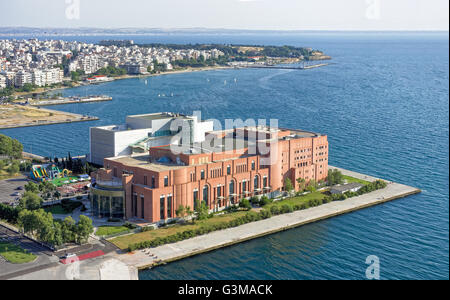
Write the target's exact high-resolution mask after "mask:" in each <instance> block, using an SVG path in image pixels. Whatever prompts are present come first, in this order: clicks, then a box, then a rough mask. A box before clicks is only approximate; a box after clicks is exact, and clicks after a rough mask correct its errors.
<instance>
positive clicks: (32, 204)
mask: <svg viewBox="0 0 450 300" xmlns="http://www.w3.org/2000/svg"><path fill="white" fill-rule="evenodd" d="M42 202H43V200H42V198H41V197H39V196H38V195H37V194H35V193H33V192H25V194H24V195H23V196H22V198H20V204H19V206H20V207H21V208H22V209H27V210H36V209H39V208H41V206H42Z"/></svg>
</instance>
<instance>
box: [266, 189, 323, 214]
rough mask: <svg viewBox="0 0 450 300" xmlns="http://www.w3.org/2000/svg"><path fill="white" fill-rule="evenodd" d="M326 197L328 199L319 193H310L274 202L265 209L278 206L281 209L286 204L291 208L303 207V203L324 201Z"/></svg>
mask: <svg viewBox="0 0 450 300" xmlns="http://www.w3.org/2000/svg"><path fill="white" fill-rule="evenodd" d="M325 197H326V194H324V193H322V192H319V191H317V192H314V193H309V194H306V195H303V196H296V197H292V198H287V199H284V200H280V201H276V202H273V203H271V204H268V205H266V206H264V208H265V209H269V210H270V209H271V207H272V206H278V207H279V208H281V207H282V206H283V205H285V204H288V205H291V206H294V205H301V204H303V203H308V202H309V201H310V200H315V199H317V200H323V199H324V198H325Z"/></svg>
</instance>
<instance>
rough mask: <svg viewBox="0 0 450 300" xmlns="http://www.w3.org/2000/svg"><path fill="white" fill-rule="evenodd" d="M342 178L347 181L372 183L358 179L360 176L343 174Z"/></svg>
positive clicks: (364, 183)
mask: <svg viewBox="0 0 450 300" xmlns="http://www.w3.org/2000/svg"><path fill="white" fill-rule="evenodd" d="M342 178H343V179H344V180H346V181H347V183H352V182H357V183H361V184H363V185H368V184H369V183H370V182H369V181H366V180H362V179H358V178H355V177H351V176H347V175H343V176H342Z"/></svg>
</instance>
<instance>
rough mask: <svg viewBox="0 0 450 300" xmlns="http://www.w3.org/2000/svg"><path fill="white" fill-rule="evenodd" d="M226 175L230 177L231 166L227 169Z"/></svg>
mask: <svg viewBox="0 0 450 300" xmlns="http://www.w3.org/2000/svg"><path fill="white" fill-rule="evenodd" d="M227 175H231V166H228V167H227Z"/></svg>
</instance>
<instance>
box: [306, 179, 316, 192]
mask: <svg viewBox="0 0 450 300" xmlns="http://www.w3.org/2000/svg"><path fill="white" fill-rule="evenodd" d="M317 187H318V185H317V181H315V180H314V179H313V180H311V181H310V182H309V183H308V187H307V188H306V189H307V190H308V192H311V193H314V192H315V191H317Z"/></svg>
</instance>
